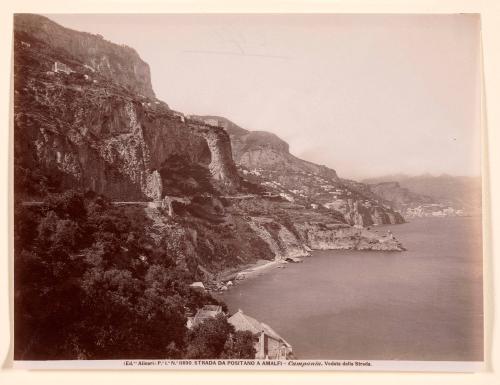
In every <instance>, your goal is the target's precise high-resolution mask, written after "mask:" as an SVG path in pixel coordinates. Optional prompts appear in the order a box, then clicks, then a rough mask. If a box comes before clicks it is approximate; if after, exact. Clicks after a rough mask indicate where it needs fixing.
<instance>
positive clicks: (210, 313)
mask: <svg viewBox="0 0 500 385" xmlns="http://www.w3.org/2000/svg"><path fill="white" fill-rule="evenodd" d="M222 313H223V312H222V306H218V305H205V306H203V307H202V308H201V309H198V311H197V312H196V314H195V316H194V317H188V320H187V324H186V327H187V328H188V329H192V328H194V327H195V326H196V325H199V324H201V323H202V322H203V321H205V320H207V319H209V318H215V317H217V316H218V315H219V314H222Z"/></svg>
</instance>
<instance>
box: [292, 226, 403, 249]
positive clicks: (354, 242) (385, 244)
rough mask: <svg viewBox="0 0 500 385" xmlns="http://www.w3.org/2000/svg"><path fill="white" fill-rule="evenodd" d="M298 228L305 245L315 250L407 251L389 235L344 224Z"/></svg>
mask: <svg viewBox="0 0 500 385" xmlns="http://www.w3.org/2000/svg"><path fill="white" fill-rule="evenodd" d="M298 228H299V231H300V233H301V234H302V237H303V238H304V240H305V243H306V244H307V245H308V246H309V247H310V248H311V249H314V250H377V251H403V250H405V248H404V247H403V245H402V244H401V243H400V242H399V241H398V240H397V239H396V238H395V237H394V236H392V235H391V234H389V233H388V234H385V235H383V236H380V235H378V234H375V233H373V232H371V231H368V230H366V229H361V228H355V227H352V226H348V225H343V224H326V225H325V224H322V223H321V224H320V223H304V224H301V225H299V226H298Z"/></svg>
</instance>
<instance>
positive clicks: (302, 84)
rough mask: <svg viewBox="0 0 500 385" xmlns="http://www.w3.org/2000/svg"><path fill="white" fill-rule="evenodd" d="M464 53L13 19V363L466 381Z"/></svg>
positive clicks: (470, 181) (435, 29)
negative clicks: (450, 375) (423, 375)
mask: <svg viewBox="0 0 500 385" xmlns="http://www.w3.org/2000/svg"><path fill="white" fill-rule="evenodd" d="M480 36H481V18H480V16H479V15H478V14H458V13H457V14H427V15H423V14H147V13H144V14H104V13H103V14H83V13H82V14H76V13H73V14H68V13H66V14H64V13H60V14H55V13H54V14H28V13H17V14H15V15H14V20H13V65H12V71H13V85H12V100H13V115H12V119H13V149H12V154H13V170H12V174H13V182H14V195H13V216H14V218H13V236H14V239H13V247H14V255H13V265H14V266H13V272H14V276H13V285H14V290H13V313H14V314H13V328H14V338H13V345H14V346H13V354H14V360H15V362H17V363H19V364H20V365H22V364H23V363H25V364H26V366H25V367H36V368H49V367H52V368H54V367H60V368H63V367H64V365H63V364H62V363H61V362H73V363H74V365H76V367H78V365H79V364H80V363H85V362H87V363H90V366H85V368H87V367H89V368H90V367H94V368H98V367H100V366H99V363H100V362H108V365H110V366H108V367H111V368H126V367H127V366H128V367H131V368H139V367H142V368H162V369H179V368H183V369H185V368H187V369H206V368H209V367H216V368H217V369H224V368H242V367H243V368H245V369H249V368H252V369H260V370H269V369H286V370H292V369H295V370H380V369H379V368H383V369H384V370H401V368H405V369H408V370H410V369H411V368H413V370H425V369H426V368H430V367H432V368H433V370H438V371H439V370H441V369H442V370H443V371H445V370H446V371H473V370H479V369H480V368H481V364H482V363H483V361H484V311H483V243H482V239H483V227H482V221H483V217H484V215H483V214H484V213H483V209H482V177H481V157H482V153H481V140H482V136H481V96H482V92H483V91H482V87H481V86H482V83H481V43H480ZM111 361H112V362H113V363H110V362H111ZM51 363H53V364H54V363H55V365H56V366H50V365H51ZM404 363H407V366H398V365H400V364H404ZM419 363H421V364H423V363H426V365H427V364H429V366H427V367H426V366H425V365H424V366H419ZM450 363H451V364H450ZM471 364H472V365H471ZM476 364H477V365H476ZM30 365H31V366H30ZM57 365H60V366H57ZM92 365H94V366H92ZM411 365H414V366H411ZM450 365H451V366H450ZM474 365H476V366H474ZM74 367H75V366H74ZM83 367H84V366H82V368H83Z"/></svg>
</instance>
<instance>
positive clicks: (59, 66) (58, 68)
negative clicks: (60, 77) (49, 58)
mask: <svg viewBox="0 0 500 385" xmlns="http://www.w3.org/2000/svg"><path fill="white" fill-rule="evenodd" d="M52 71H54V72H55V73H58V72H63V73H65V74H66V75H69V74H70V73H72V72H74V71H73V70H72V69H71V68H69V66H67V65H66V64H64V63H61V62H58V61H55V62H54V64H53V65H52Z"/></svg>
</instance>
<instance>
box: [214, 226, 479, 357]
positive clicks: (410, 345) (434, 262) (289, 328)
mask: <svg viewBox="0 0 500 385" xmlns="http://www.w3.org/2000/svg"><path fill="white" fill-rule="evenodd" d="M387 228H390V230H391V231H392V232H393V233H394V234H395V235H396V236H397V237H398V238H399V239H400V240H401V241H402V242H403V244H404V246H405V247H406V248H407V249H408V251H406V252H401V253H397V252H372V251H324V252H322V251H318V252H314V254H313V256H312V257H310V258H306V259H305V261H304V263H301V264H288V265H287V268H286V269H275V270H272V271H270V272H267V273H265V274H263V275H261V276H259V277H256V278H254V279H249V280H247V281H244V282H243V283H241V284H240V285H238V286H236V287H234V288H233V289H231V290H230V291H229V292H227V293H226V294H224V296H223V298H222V299H223V300H224V301H225V302H226V303H227V304H228V306H229V309H230V311H231V312H234V311H237V310H238V309H240V308H241V309H242V310H243V311H244V312H245V313H247V314H248V315H251V316H253V317H255V318H257V319H258V320H260V321H262V322H265V323H267V324H269V325H270V326H271V327H273V328H274V329H275V330H276V331H277V332H278V333H279V334H281V336H282V337H283V338H285V339H286V340H287V341H288V342H289V343H291V344H292V346H293V348H294V352H295V354H296V356H297V358H301V359H313V358H322V359H372V360H376V359H379V360H390V359H399V360H457V361H460V360H466V361H469V360H470V361H479V360H482V357H483V353H482V352H483V348H482V341H483V328H482V325H483V316H482V313H483V309H482V257H481V230H480V222H479V218H471V217H468V218H429V219H417V220H414V221H413V222H411V223H406V224H403V225H396V226H386V227H384V228H382V227H380V228H379V230H378V231H383V230H385V229H387Z"/></svg>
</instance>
